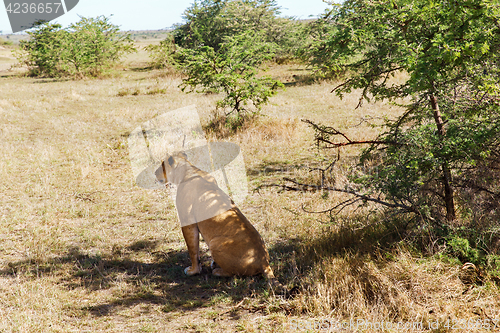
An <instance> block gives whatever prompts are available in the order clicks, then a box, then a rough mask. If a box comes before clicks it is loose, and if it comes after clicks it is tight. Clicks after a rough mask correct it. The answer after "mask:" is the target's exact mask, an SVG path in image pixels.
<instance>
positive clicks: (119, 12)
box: [0, 0, 328, 34]
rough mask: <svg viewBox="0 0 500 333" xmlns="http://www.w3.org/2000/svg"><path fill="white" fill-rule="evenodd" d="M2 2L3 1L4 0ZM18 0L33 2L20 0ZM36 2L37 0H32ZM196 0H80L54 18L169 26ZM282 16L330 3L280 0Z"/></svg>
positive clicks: (1, 16)
mask: <svg viewBox="0 0 500 333" xmlns="http://www.w3.org/2000/svg"><path fill="white" fill-rule="evenodd" d="M2 2H3V1H2ZM2 2H0V31H1V33H4V34H6V33H11V32H12V29H11V27H10V23H9V19H8V16H7V11H6V10H5V6H3V5H2ZM19 2H30V1H29V0H19ZM33 2H35V1H33ZM193 2H194V0H141V1H123V0H80V1H79V2H78V4H77V5H76V7H75V8H73V10H71V11H70V12H68V13H67V14H65V15H63V16H61V17H59V18H57V19H55V20H54V21H52V22H57V23H59V24H61V25H62V26H63V27H67V26H68V25H70V24H71V23H75V22H78V21H79V20H80V18H79V16H84V17H96V16H99V15H104V16H108V17H109V16H111V15H113V16H111V18H110V21H111V23H113V24H116V25H118V26H119V27H120V29H121V30H125V31H126V30H157V29H165V28H170V27H171V26H172V25H173V24H175V23H182V13H183V12H184V10H185V9H186V8H188V7H189V6H190V5H191V4H192V3H193ZM277 3H278V5H279V6H280V7H281V15H282V16H294V17H296V18H299V19H307V18H309V17H310V16H311V15H312V16H313V17H317V16H318V15H320V14H321V13H323V12H324V10H325V9H326V8H327V7H328V4H326V3H325V2H323V1H322V0H277Z"/></svg>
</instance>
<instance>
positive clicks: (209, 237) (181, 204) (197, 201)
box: [155, 153, 274, 279]
mask: <svg viewBox="0 0 500 333" xmlns="http://www.w3.org/2000/svg"><path fill="white" fill-rule="evenodd" d="M155 175H156V178H157V179H158V181H160V182H161V183H168V182H170V183H174V184H176V185H177V195H176V207H177V212H178V215H179V220H180V222H181V225H183V227H182V234H183V235H184V239H185V241H186V245H187V247H188V251H189V257H190V259H191V266H190V267H187V268H186V269H185V273H186V274H187V275H193V274H198V273H200V272H201V264H200V261H199V234H200V233H201V235H202V236H203V239H204V240H205V242H206V243H207V245H208V248H209V249H210V252H211V254H212V258H213V260H214V262H215V268H214V269H213V270H212V273H213V274H214V275H217V276H233V275H241V276H243V275H249V276H250V275H258V274H262V275H264V276H265V277H267V278H271V279H273V278H274V274H273V271H272V269H271V267H270V266H269V254H268V252H267V250H266V247H265V245H264V241H263V240H262V237H261V236H260V234H259V233H258V232H257V230H256V229H255V228H254V226H253V225H252V224H251V223H250V222H249V221H248V219H247V218H246V217H245V216H244V215H243V213H242V212H241V211H240V210H239V209H238V207H236V206H235V205H234V203H233V202H232V201H231V199H230V198H229V196H227V194H225V193H224V192H223V191H222V190H221V189H220V188H219V187H218V186H217V182H216V181H215V179H214V178H213V177H212V176H211V175H210V174H209V173H207V172H204V171H202V170H200V169H198V168H196V167H195V166H193V165H192V164H191V163H190V162H189V161H188V160H187V158H186V155H185V154H184V153H175V154H173V155H169V156H167V157H166V159H165V161H163V164H162V165H161V166H160V167H159V168H158V169H157V170H156V172H155ZM207 217H208V218H207ZM217 266H218V267H217Z"/></svg>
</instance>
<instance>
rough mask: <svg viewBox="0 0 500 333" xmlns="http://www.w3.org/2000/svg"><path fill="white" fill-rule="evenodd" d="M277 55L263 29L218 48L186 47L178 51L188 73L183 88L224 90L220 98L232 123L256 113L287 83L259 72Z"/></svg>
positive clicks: (182, 66) (184, 70)
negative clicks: (265, 38)
mask: <svg viewBox="0 0 500 333" xmlns="http://www.w3.org/2000/svg"><path fill="white" fill-rule="evenodd" d="M273 56H274V51H273V44H271V43H266V42H262V34H261V32H253V31H248V32H244V33H242V34H240V35H238V36H234V37H228V38H226V40H225V41H224V42H223V43H222V44H221V45H220V47H219V48H218V49H217V50H216V49H214V48H212V47H210V46H202V47H200V48H198V49H182V50H180V51H179V52H178V53H177V55H176V60H177V63H178V66H179V68H180V69H181V70H182V71H183V73H184V74H185V75H186V78H185V79H184V80H183V83H182V85H181V87H182V90H183V91H185V90H187V91H188V92H192V91H196V92H200V93H223V94H224V97H223V98H222V99H221V100H219V101H218V102H217V108H218V110H219V111H220V110H225V111H224V112H223V115H222V116H223V117H225V118H227V117H229V118H228V120H229V121H230V123H231V124H232V125H231V126H232V127H237V126H238V124H241V123H242V121H244V120H245V119H248V118H250V117H252V115H255V113H257V112H258V111H259V110H260V108H261V107H262V105H263V104H265V103H267V102H268V100H269V97H271V96H273V95H274V94H275V93H276V90H277V88H279V87H283V84H282V83H281V82H279V81H276V80H273V79H272V78H271V77H269V76H258V75H257V74H258V70H259V66H260V65H261V64H262V63H263V62H264V61H265V60H269V59H271V58H272V57H273Z"/></svg>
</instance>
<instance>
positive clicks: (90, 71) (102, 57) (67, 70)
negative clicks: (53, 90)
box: [16, 16, 135, 77]
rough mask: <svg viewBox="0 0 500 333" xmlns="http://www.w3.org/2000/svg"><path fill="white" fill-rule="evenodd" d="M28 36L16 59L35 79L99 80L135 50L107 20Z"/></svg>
mask: <svg viewBox="0 0 500 333" xmlns="http://www.w3.org/2000/svg"><path fill="white" fill-rule="evenodd" d="M28 34H29V35H30V39H29V40H27V41H21V43H20V50H19V51H18V52H17V53H16V56H17V58H18V60H19V61H20V62H21V64H24V65H26V66H27V67H28V70H29V74H30V75H32V76H45V77H59V76H76V77H84V76H94V77H95V76H99V75H100V74H102V73H103V72H104V71H105V70H107V69H109V68H111V67H112V66H114V65H115V64H116V63H117V61H118V60H119V59H120V57H121V56H122V55H123V54H124V53H127V52H133V51H134V50H135V49H134V48H133V46H132V40H131V39H130V37H129V36H128V35H120V34H119V29H118V27H117V26H115V25H113V24H111V23H110V22H109V20H108V18H106V17H104V16H99V17H97V18H85V17H83V18H82V19H81V20H80V21H79V22H77V23H75V24H72V25H70V26H69V27H68V28H66V29H62V28H61V25H59V24H53V23H43V24H41V25H39V26H37V27H36V28H35V29H34V30H33V31H29V32H28Z"/></svg>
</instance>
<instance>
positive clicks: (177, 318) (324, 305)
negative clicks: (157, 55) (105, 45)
mask: <svg viewBox="0 0 500 333" xmlns="http://www.w3.org/2000/svg"><path fill="white" fill-rule="evenodd" d="M0 57H2V55H1V54H0ZM146 61H147V59H144V58H143V57H142V58H141V56H137V55H135V56H134V57H133V58H131V59H129V65H125V66H124V67H123V68H124V69H127V70H126V71H122V74H121V75H116V76H115V77H112V78H106V79H101V80H80V81H63V80H61V81H58V80H37V79H31V78H19V77H14V76H11V75H7V76H6V75H3V74H5V72H2V73H0V75H3V76H0V124H1V126H0V138H1V142H2V143H1V144H0V154H1V156H2V159H1V160H0V179H1V180H0V201H1V202H2V204H1V206H0V244H1V245H0V304H1V305H0V331H2V332H3V331H5V332H71V331H75V332H85V331H89V332H90V331H92V332H172V331H179V332H225V331H227V330H232V331H248V332H262V331H264V332H286V331H288V329H287V325H288V323H289V322H290V320H291V319H293V318H300V319H311V318H322V317H325V316H328V317H330V318H334V319H338V320H349V319H359V318H362V319H365V320H373V321H375V320H377V321H396V322H397V321H406V322H409V321H413V320H417V319H423V320H427V319H440V320H444V319H446V318H451V319H469V318H471V319H482V320H484V319H486V318H494V319H496V318H500V312H499V308H500V304H499V292H498V289H497V287H496V286H495V285H494V284H492V283H491V282H487V283H485V284H484V285H483V286H476V287H474V288H472V289H470V290H469V289H467V286H465V285H464V284H463V283H462V282H460V280H459V278H458V271H459V267H458V266H457V265H453V264H447V263H443V262H442V261H438V260H435V259H424V258H419V257H418V255H416V254H412V252H411V251H409V250H405V249H396V250H392V251H389V250H387V251H385V250H383V248H384V247H381V246H379V242H378V240H380V239H385V240H386V241H387V242H390V241H391V240H392V238H391V237H394V235H393V232H392V231H391V230H387V229H384V228H383V227H377V226H375V227H369V226H370V225H372V224H373V221H374V220H376V219H378V218H381V217H369V218H366V217H362V216H360V212H359V211H354V210H346V211H344V212H343V215H341V216H339V217H338V221H337V222H338V224H334V225H332V224H330V223H329V222H330V221H329V220H328V219H326V217H325V216H322V215H318V214H312V213H305V212H304V211H302V209H301V207H302V205H305V206H306V207H308V209H311V210H321V209H325V208H328V207H330V206H331V205H332V204H334V203H335V202H338V201H340V200H341V199H342V198H343V197H342V195H339V194H332V195H329V196H327V197H326V196H322V195H321V194H320V193H305V194H299V193H283V194H279V193H277V192H276V191H275V190H262V191H260V192H259V193H257V192H255V193H251V194H250V195H249V197H248V199H247V201H246V204H245V205H244V206H243V207H242V210H243V211H244V213H245V214H246V215H247V216H248V217H249V218H250V220H251V221H252V222H253V224H254V225H255V227H256V228H257V229H258V230H259V231H260V232H261V234H262V236H263V238H264V239H265V241H266V243H267V244H268V248H269V251H270V254H271V257H272V267H273V269H274V270H275V273H276V275H277V276H278V278H279V279H280V281H282V282H283V283H285V284H286V285H288V286H289V287H293V286H296V287H297V288H295V290H296V291H297V293H296V296H295V298H289V299H285V298H283V297H281V296H279V295H274V294H273V290H268V288H267V286H266V283H265V281H262V280H261V279H259V278H234V279H220V278H214V277H212V276H211V275H210V274H209V272H208V269H204V272H203V274H202V275H200V276H197V277H190V278H187V277H185V276H183V273H182V270H183V268H184V267H185V266H187V265H188V262H189V260H188V256H187V252H186V248H185V245H184V243H183V240H182V236H181V232H180V227H179V224H178V222H177V216H176V212H175V209H174V206H173V204H172V203H171V202H170V201H169V199H168V198H167V195H166V194H165V193H163V192H160V191H148V190H144V189H141V188H139V187H137V186H135V185H134V183H133V180H132V174H131V171H130V167H129V162H128V151H127V147H126V140H127V135H128V133H129V131H130V130H132V129H133V128H135V127H136V126H138V124H140V123H142V122H144V121H147V120H149V119H151V118H154V117H155V116H157V115H158V114H161V113H163V112H165V111H169V110H174V109H177V108H180V107H183V106H187V105H191V104H196V105H197V108H198V110H199V111H200V113H201V118H202V120H203V121H204V122H205V124H206V123H207V121H208V119H209V117H210V112H211V111H212V109H213V105H214V101H215V100H216V99H217V96H214V95H196V94H191V95H185V94H183V93H182V92H180V90H179V89H178V88H177V86H178V84H179V83H180V79H179V78H178V77H175V76H164V75H162V73H161V72H155V71H153V72H146V71H143V70H138V69H137V68H138V67H142V65H143V64H145V63H146ZM130 63H132V64H133V66H131V68H132V69H129V66H130ZM270 72H271V73H272V74H273V75H276V76H281V77H285V78H286V77H289V80H290V82H292V81H293V79H294V77H293V75H299V74H303V73H304V71H303V69H301V68H298V69H293V68H290V67H286V66H276V67H273V68H271V69H270ZM292 83H293V82H292ZM331 88H332V84H331V83H327V82H323V83H318V84H314V85H303V84H298V85H293V84H290V85H289V86H288V87H287V89H286V90H285V91H282V92H280V93H279V94H278V95H277V96H276V97H274V98H273V99H272V101H271V104H270V105H268V106H266V107H265V108H264V110H263V114H264V116H263V117H262V118H261V119H260V120H259V121H257V122H255V123H253V124H249V125H248V126H247V127H246V128H245V129H244V131H240V132H238V133H237V134H236V135H234V136H231V137H227V138H226V139H225V140H230V141H233V142H236V143H238V144H239V145H240V146H241V147H242V151H243V154H244V157H245V163H246V167H247V173H248V177H249V182H250V185H251V188H255V187H256V186H257V185H259V184H261V183H263V182H267V181H276V180H279V179H280V178H281V177H282V176H283V175H284V174H288V175H290V176H297V177H314V175H311V173H310V172H309V171H308V169H307V166H309V165H311V164H314V165H317V164H319V163H320V162H321V160H322V159H323V158H324V156H322V155H320V154H319V153H318V152H317V151H316V150H314V149H313V148H312V141H311V139H312V132H311V131H310V130H309V129H308V128H307V126H306V125H305V124H304V123H302V122H301V121H300V119H302V118H307V119H311V120H313V121H322V122H324V121H331V122H332V124H335V126H337V127H338V128H339V129H341V130H345V131H346V132H347V133H349V135H352V136H355V137H360V138H365V137H366V138H369V137H372V136H373V135H375V134H376V129H374V128H372V127H369V126H367V125H366V123H361V124H360V125H358V126H355V125H357V124H358V123H360V119H361V118H362V117H368V116H370V117H372V118H373V119H375V120H376V119H378V118H377V117H383V116H384V115H387V116H391V115H394V114H397V113H398V112H400V110H399V109H398V108H397V107H395V106H393V105H390V104H373V105H371V104H370V105H365V106H364V107H363V108H361V109H357V110H354V106H355V105H356V104H357V98H358V95H357V94H356V93H353V94H352V95H349V96H346V98H345V99H344V100H340V99H338V98H337V97H335V96H334V95H332V94H331V93H330V90H331ZM155 89H156V91H158V92H161V93H156V94H147V93H146V92H147V91H155ZM135 90H138V91H140V92H141V93H138V94H136V95H134V94H120V91H135ZM120 95H121V96H120ZM211 139H212V140H214V139H215V138H211ZM354 153H355V151H349V150H346V151H345V152H344V155H345V156H349V155H350V154H351V155H352V154H354ZM346 163H347V162H346ZM342 167H348V165H347V166H346V165H344V166H342V165H339V169H338V170H337V172H339V173H340V172H341V170H342ZM338 176H339V177H341V174H339V175H338ZM361 213H362V212H361ZM208 260H209V259H208V255H207V251H206V247H204V252H203V258H202V261H203V263H204V265H205V267H207V266H208ZM361 331H362V330H361ZM365 331H367V330H365ZM440 331H441V332H444V331H446V330H445V329H441V330H440ZM449 331H451V330H449ZM453 331H454V332H455V331H460V330H453ZM462 331H466V330H462Z"/></svg>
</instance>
